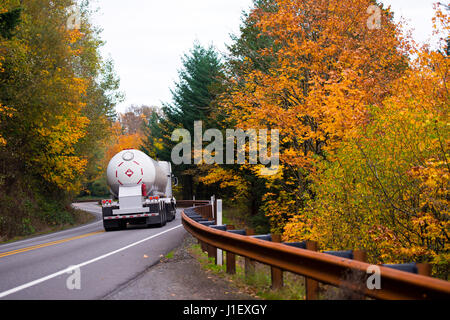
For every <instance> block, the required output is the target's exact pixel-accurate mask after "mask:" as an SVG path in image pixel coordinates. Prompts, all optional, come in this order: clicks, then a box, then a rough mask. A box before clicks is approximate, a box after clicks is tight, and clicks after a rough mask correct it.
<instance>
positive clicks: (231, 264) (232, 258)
mask: <svg viewBox="0 0 450 320" xmlns="http://www.w3.org/2000/svg"><path fill="white" fill-rule="evenodd" d="M227 230H234V226H232V225H227ZM226 259H227V273H229V274H235V273H236V255H235V254H234V253H232V252H229V251H227V252H226Z"/></svg>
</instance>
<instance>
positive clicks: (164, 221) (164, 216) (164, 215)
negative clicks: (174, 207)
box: [158, 210, 167, 228]
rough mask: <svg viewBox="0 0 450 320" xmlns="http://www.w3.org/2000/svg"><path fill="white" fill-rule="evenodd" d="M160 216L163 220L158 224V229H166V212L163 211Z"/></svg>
mask: <svg viewBox="0 0 450 320" xmlns="http://www.w3.org/2000/svg"><path fill="white" fill-rule="evenodd" d="M159 216H160V218H161V222H160V223H158V227H160V228H162V227H164V226H165V225H166V223H167V216H166V211H165V210H162V211H161V212H160V213H159Z"/></svg>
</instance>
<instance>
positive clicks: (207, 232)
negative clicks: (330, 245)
mask: <svg viewBox="0 0 450 320" xmlns="http://www.w3.org/2000/svg"><path fill="white" fill-rule="evenodd" d="M195 204H197V205H199V206H197V207H194V208H193V209H194V210H195V212H196V213H197V214H199V213H200V214H199V215H200V216H203V217H205V218H208V219H209V220H212V219H211V214H209V215H208V214H207V213H206V211H208V210H209V212H211V209H212V206H211V205H205V201H202V202H198V201H196V202H195ZM186 210H188V209H186ZM182 223H183V225H184V227H185V229H186V230H187V231H188V232H189V233H191V234H192V235H193V236H194V237H195V238H197V239H198V240H199V241H201V242H202V243H205V244H207V245H208V246H211V247H213V248H219V249H222V250H224V251H227V252H229V253H233V254H236V255H240V256H243V257H246V258H249V259H252V260H255V261H258V262H260V263H263V264H267V265H270V266H272V267H273V268H279V269H280V270H284V271H290V272H293V273H296V274H299V275H303V276H305V277H306V278H307V279H310V280H311V279H314V280H317V281H319V282H321V283H325V284H330V285H333V286H336V287H340V286H342V285H343V282H344V280H343V276H344V275H345V274H348V273H349V272H359V274H364V275H366V276H367V270H368V268H369V267H371V266H372V265H370V264H368V263H365V262H361V261H356V260H352V259H348V258H344V257H338V256H334V255H331V254H327V253H320V252H315V251H311V250H306V249H302V248H298V247H294V246H290V245H286V244H283V243H276V242H270V241H265V240H261V239H258V238H255V237H249V236H244V235H240V234H237V233H232V232H228V231H222V230H218V229H217V228H211V227H209V226H205V225H204V223H203V224H202V223H199V222H196V221H195V220H194V219H191V218H190V217H189V216H188V215H187V214H186V213H185V212H184V211H183V213H182ZM378 268H379V270H380V279H381V289H373V290H370V289H368V288H367V286H366V284H365V283H364V285H363V286H361V284H360V283H355V282H353V283H352V282H346V283H345V288H346V289H350V290H352V291H355V292H359V293H361V294H363V295H365V296H368V297H372V298H375V299H386V300H405V299H449V298H450V282H448V281H445V280H440V279H436V278H432V277H427V276H423V275H418V274H412V273H408V272H404V271H399V270H395V269H392V268H389V267H384V266H378ZM314 280H313V281H314ZM307 283H308V282H307ZM307 296H308V295H307Z"/></svg>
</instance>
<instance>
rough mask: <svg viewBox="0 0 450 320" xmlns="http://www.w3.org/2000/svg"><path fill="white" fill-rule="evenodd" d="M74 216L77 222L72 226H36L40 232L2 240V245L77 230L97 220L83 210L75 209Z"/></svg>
mask: <svg viewBox="0 0 450 320" xmlns="http://www.w3.org/2000/svg"><path fill="white" fill-rule="evenodd" d="M73 215H74V221H75V222H74V223H72V224H70V223H66V224H62V225H56V226H48V225H40V226H35V228H36V230H38V231H36V232H33V233H32V234H28V235H26V236H17V237H13V238H11V239H8V240H2V239H1V238H0V244H6V243H11V242H15V241H20V240H26V239H30V238H34V237H37V236H43V235H46V234H50V233H54V232H58V231H63V230H67V229H71V228H75V227H77V226H81V225H84V224H87V223H89V222H92V221H94V220H95V217H94V216H93V215H92V214H90V213H88V212H85V211H82V210H77V209H74V210H73Z"/></svg>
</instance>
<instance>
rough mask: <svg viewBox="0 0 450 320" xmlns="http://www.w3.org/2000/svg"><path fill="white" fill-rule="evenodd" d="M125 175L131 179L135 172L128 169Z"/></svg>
mask: <svg viewBox="0 0 450 320" xmlns="http://www.w3.org/2000/svg"><path fill="white" fill-rule="evenodd" d="M125 174H126V175H127V176H128V178H131V176H132V175H133V174H134V172H133V171H131V169H128V170H127V171H126V172H125Z"/></svg>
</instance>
